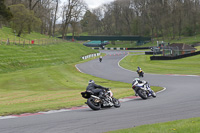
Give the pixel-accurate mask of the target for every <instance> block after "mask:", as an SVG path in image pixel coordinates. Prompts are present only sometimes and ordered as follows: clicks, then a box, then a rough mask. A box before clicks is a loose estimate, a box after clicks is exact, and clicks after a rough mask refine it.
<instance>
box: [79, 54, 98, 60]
mask: <svg viewBox="0 0 200 133" xmlns="http://www.w3.org/2000/svg"><path fill="white" fill-rule="evenodd" d="M100 54H101V53H96V54H89V55H86V56H82V57H81V58H82V59H83V60H85V59H88V58H92V57H96V56H99V55H100Z"/></svg>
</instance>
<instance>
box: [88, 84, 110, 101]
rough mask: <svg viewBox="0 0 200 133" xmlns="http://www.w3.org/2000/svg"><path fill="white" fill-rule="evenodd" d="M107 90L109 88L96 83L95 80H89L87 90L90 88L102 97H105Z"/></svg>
mask: <svg viewBox="0 0 200 133" xmlns="http://www.w3.org/2000/svg"><path fill="white" fill-rule="evenodd" d="M104 89H105V90H108V89H109V88H105V87H103V86H100V85H97V84H95V82H94V80H90V81H89V82H88V86H87V88H86V90H90V91H92V92H94V93H95V94H98V95H99V97H100V98H104V97H103V94H104V93H103V91H104Z"/></svg>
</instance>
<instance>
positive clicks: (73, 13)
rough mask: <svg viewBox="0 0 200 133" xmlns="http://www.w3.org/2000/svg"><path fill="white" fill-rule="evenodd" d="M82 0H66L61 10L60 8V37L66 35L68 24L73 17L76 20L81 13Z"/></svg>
mask: <svg viewBox="0 0 200 133" xmlns="http://www.w3.org/2000/svg"><path fill="white" fill-rule="evenodd" d="M83 4H84V3H83V1H82V0H68V2H67V3H65V4H64V6H63V10H62V14H63V16H62V19H63V21H62V38H63V39H64V36H65V35H66V33H67V31H68V26H69V24H70V23H71V21H74V19H76V20H78V19H77V18H78V17H79V15H80V14H81V13H82V7H84V6H83Z"/></svg>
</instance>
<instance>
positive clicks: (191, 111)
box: [0, 51, 200, 133]
mask: <svg viewBox="0 0 200 133" xmlns="http://www.w3.org/2000/svg"><path fill="white" fill-rule="evenodd" d="M102 52H108V53H107V55H106V56H105V57H103V61H102V62H101V63H100V62H99V61H98V59H95V60H91V61H89V62H86V63H83V64H78V65H77V67H78V68H79V70H80V71H82V72H84V73H88V74H91V75H94V76H97V77H101V78H105V79H110V80H115V81H122V82H126V83H130V87H131V82H132V80H133V79H134V78H135V77H137V74H136V73H135V72H132V71H129V70H125V69H123V68H121V67H120V66H118V62H119V61H120V60H121V59H122V58H123V57H124V56H125V55H126V54H127V53H126V51H102ZM135 69H136V68H135ZM88 80H89V79H88ZM144 80H146V81H148V82H149V83H150V85H152V86H162V87H166V88H167V89H166V90H165V91H163V92H162V93H159V94H157V97H156V98H151V99H148V100H141V99H140V98H137V99H133V100H130V101H128V102H123V103H122V106H121V107H120V108H110V109H103V110H100V111H92V110H91V109H90V108H85V109H79V110H74V111H65V112H60V113H51V114H45V115H44V114H43V115H33V116H27V117H20V118H14V119H1V120H0V133H102V132H105V131H111V130H116V129H123V128H130V127H134V126H138V125H143V124H152V123H158V122H166V121H172V120H178V119H186V118H191V117H200V93H199V92H200V87H199V86H200V76H187V75H185V76H181V75H158V74H146V73H145V77H144ZM124 91H126V90H124Z"/></svg>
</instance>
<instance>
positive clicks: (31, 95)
mask: <svg viewBox="0 0 200 133" xmlns="http://www.w3.org/2000/svg"><path fill="white" fill-rule="evenodd" d="M96 52H98V51H95V50H92V49H90V48H88V47H85V46H83V45H82V44H79V43H69V42H68V43H66V42H65V43H60V44H55V45H43V46H42V45H26V46H24V47H23V46H20V45H0V58H1V60H0V86H1V87H0V115H10V114H21V113H27V112H38V111H47V110H52V109H61V108H69V107H72V106H80V105H83V104H84V102H85V101H86V100H85V99H83V98H82V97H81V95H80V92H82V91H84V90H85V88H86V86H87V84H88V81H89V80H90V79H93V80H95V81H96V83H97V84H101V85H103V86H105V87H110V88H112V91H113V93H114V95H115V97H116V98H122V97H126V96H131V95H134V92H133V90H132V89H131V85H130V84H128V83H122V82H115V81H110V80H105V79H101V78H97V77H93V76H91V75H87V74H83V73H80V72H79V71H78V70H77V69H76V68H75V65H76V64H78V63H81V62H84V61H83V60H82V59H81V56H83V55H87V54H90V53H96ZM89 60H90V59H89ZM85 61H88V60H85ZM152 88H153V89H154V90H155V91H157V90H161V89H162V88H161V87H155V88H154V87H152Z"/></svg>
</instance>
